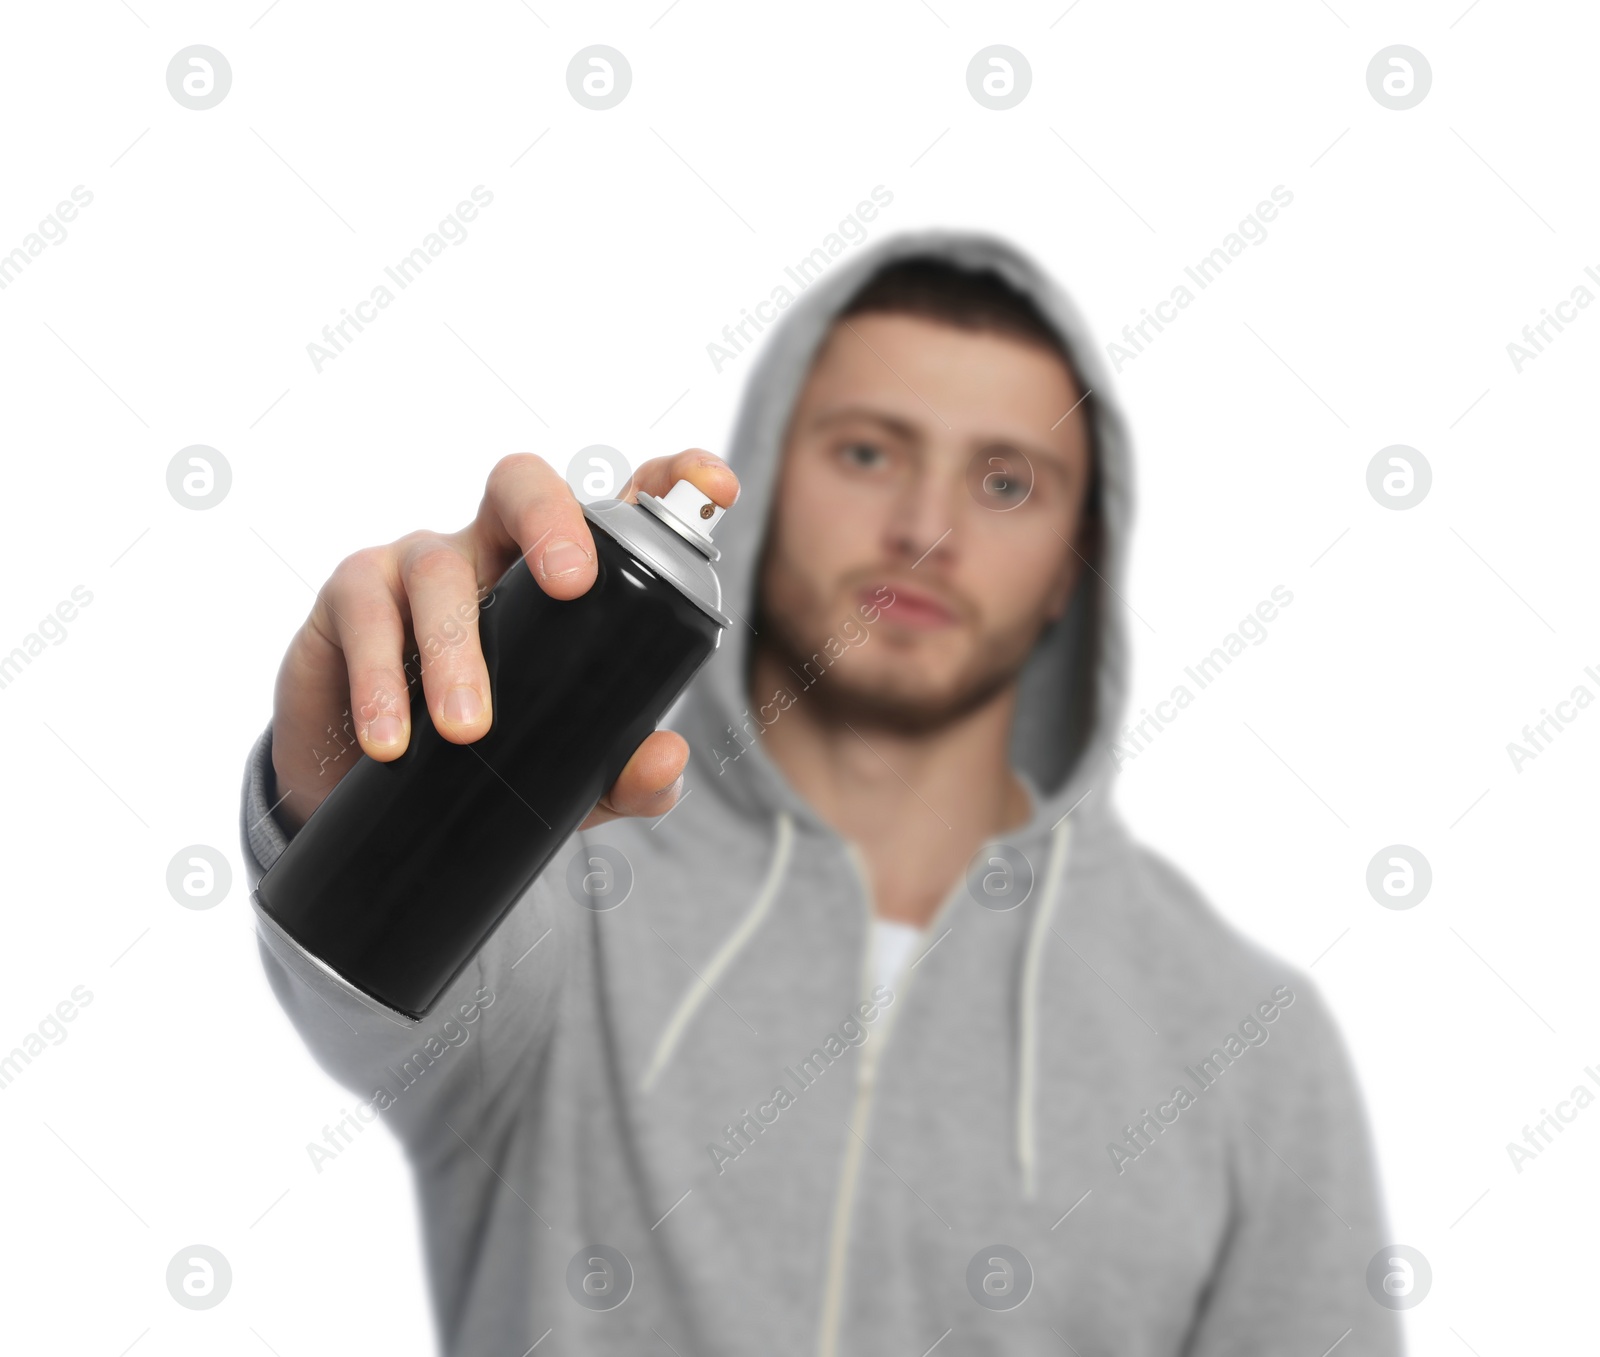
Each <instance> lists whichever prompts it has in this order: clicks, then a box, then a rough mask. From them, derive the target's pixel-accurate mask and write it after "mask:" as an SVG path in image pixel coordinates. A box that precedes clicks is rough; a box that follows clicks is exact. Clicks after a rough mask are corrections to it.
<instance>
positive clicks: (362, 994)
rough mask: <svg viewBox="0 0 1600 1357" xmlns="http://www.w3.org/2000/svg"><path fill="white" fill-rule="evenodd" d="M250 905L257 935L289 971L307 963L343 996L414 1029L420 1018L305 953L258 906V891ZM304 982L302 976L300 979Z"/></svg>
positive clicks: (402, 1025)
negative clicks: (376, 996)
mask: <svg viewBox="0 0 1600 1357" xmlns="http://www.w3.org/2000/svg"><path fill="white" fill-rule="evenodd" d="M250 903H251V905H252V906H254V908H255V912H256V924H257V932H258V933H259V934H260V935H261V937H262V938H263V939H265V940H266V943H267V946H269V947H270V948H272V951H273V954H274V955H275V956H276V957H277V958H278V960H279V961H281V962H283V963H284V965H285V966H287V967H288V968H289V969H290V970H296V969H297V968H298V963H299V962H301V961H308V962H310V963H311V964H312V965H313V966H315V967H316V968H317V969H318V970H319V971H321V972H322V974H323V975H325V976H327V977H328V979H330V980H332V981H333V983H334V984H336V985H337V986H338V987H339V988H340V989H341V990H342V991H343V992H344V993H346V994H348V995H349V996H350V997H351V998H352V999H354V1000H355V1001H356V1002H357V1003H359V1004H361V1005H362V1006H363V1007H366V1008H370V1009H371V1010H372V1011H373V1012H374V1013H379V1014H382V1015H383V1016H384V1017H385V1018H387V1019H389V1021H390V1022H392V1023H396V1024H398V1025H399V1026H401V1027H416V1026H418V1025H419V1024H420V1023H421V1022H422V1019H421V1018H414V1017H412V1016H411V1015H410V1014H409V1013H402V1012H401V1011H400V1010H399V1009H398V1008H390V1007H389V1005H388V1004H386V1003H384V1002H383V1001H382V1000H381V999H374V998H373V997H372V996H371V995H370V994H368V993H367V992H366V991H365V990H364V989H361V988H360V987H358V986H356V985H354V984H352V983H351V982H350V981H348V980H346V979H345V978H344V976H342V975H340V974H339V972H338V971H336V970H334V969H333V967H332V966H330V965H328V963H327V962H326V961H323V960H322V959H321V958H320V957H317V956H314V955H313V954H312V953H310V952H308V951H307V950H306V949H305V948H304V947H303V946H301V944H300V943H298V942H296V941H295V939H294V938H292V937H291V936H290V935H289V934H288V933H287V932H286V931H285V930H284V927H283V925H282V924H280V923H279V922H278V921H277V920H276V919H274V918H273V917H272V915H270V914H268V913H267V910H266V906H264V905H263V904H262V903H261V892H260V891H258V890H254V891H251V892H250ZM302 979H303V977H302Z"/></svg>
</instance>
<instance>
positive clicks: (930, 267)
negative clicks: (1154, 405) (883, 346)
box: [834, 255, 1101, 560]
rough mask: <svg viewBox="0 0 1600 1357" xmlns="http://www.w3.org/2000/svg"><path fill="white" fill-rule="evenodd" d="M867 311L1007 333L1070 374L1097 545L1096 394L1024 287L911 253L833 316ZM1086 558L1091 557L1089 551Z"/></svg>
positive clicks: (1087, 508) (1088, 525)
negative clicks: (1077, 399) (1083, 432)
mask: <svg viewBox="0 0 1600 1357" xmlns="http://www.w3.org/2000/svg"><path fill="white" fill-rule="evenodd" d="M868 312H880V313H881V312H887V313H890V314H895V315H909V316H921V317H923V318H925V319H928V320H936V321H940V322H941V323H943V324H946V325H954V326H956V327H958V328H960V329H963V330H981V331H988V332H990V333H993V334H1001V335H1006V336H1008V337H1010V338H1012V339H1020V340H1023V341H1025V342H1027V343H1032V344H1035V345H1038V346H1039V347H1041V348H1045V349H1048V350H1050V352H1052V353H1054V354H1055V355H1056V356H1057V357H1058V358H1060V360H1061V361H1062V363H1063V364H1064V365H1065V366H1066V369H1067V371H1068V372H1069V373H1071V374H1072V382H1073V385H1074V386H1076V387H1077V388H1078V391H1079V392H1080V393H1081V394H1082V397H1083V399H1082V403H1081V405H1080V406H1079V408H1080V409H1081V410H1082V411H1083V414H1084V419H1085V421H1086V422H1087V424H1088V428H1089V467H1090V471H1089V491H1088V494H1087V495H1086V496H1085V499H1084V507H1083V518H1084V530H1085V540H1086V541H1087V542H1089V543H1091V544H1092V545H1093V546H1094V547H1096V548H1098V546H1099V545H1100V544H1099V541H1098V534H1099V531H1100V528H1101V521H1100V453H1099V442H1100V438H1099V433H1098V429H1099V423H1100V421H1099V412H1098V410H1097V408H1096V406H1097V401H1096V398H1095V395H1094V393H1093V392H1092V391H1091V390H1090V389H1089V388H1088V387H1087V386H1086V385H1085V384H1084V381H1083V379H1082V378H1081V377H1080V376H1079V375H1078V365H1077V363H1076V362H1075V361H1074V359H1073V356H1072V352H1071V350H1070V349H1069V348H1068V346H1067V343H1066V341H1065V340H1064V339H1063V338H1062V336H1061V333H1060V331H1059V330H1057V329H1056V327H1055V326H1054V325H1053V324H1052V323H1051V322H1050V320H1049V319H1048V318H1047V317H1046V316H1045V314H1044V312H1043V311H1041V310H1040V309H1039V306H1038V303H1036V302H1035V301H1034V299H1033V298H1032V297H1030V296H1029V295H1028V294H1027V293H1026V292H1024V291H1022V290H1021V289H1020V288H1018V287H1015V286H1013V285H1012V284H1011V283H1010V282H1008V281H1007V280H1006V279H1005V278H1003V277H1002V276H1001V275H1000V274H999V273H998V272H997V271H995V270H994V269H992V268H981V269H970V268H963V267H961V266H960V265H958V264H951V263H949V262H948V261H946V260H944V259H940V258H937V257H935V256H931V255H913V256H911V257H909V258H906V259H901V260H897V261H896V262H895V263H893V264H889V265H886V266H885V267H884V268H882V269H880V270H879V271H878V272H877V273H875V274H873V275H872V277H871V278H869V279H868V280H867V281H866V282H865V283H864V284H863V285H862V286H861V287H860V288H859V289H857V291H856V292H855V294H854V295H853V296H852V297H851V298H850V300H849V301H848V302H846V303H845V305H844V307H843V309H842V310H841V311H840V312H839V314H838V315H837V316H836V317H835V318H834V320H835V323H836V324H842V323H843V322H844V321H846V320H848V319H849V318H850V317H851V316H859V315H863V314H866V313H868ZM1090 559H1091V560H1092V559H1094V556H1093V555H1092V554H1091V556H1090Z"/></svg>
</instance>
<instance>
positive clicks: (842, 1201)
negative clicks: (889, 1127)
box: [817, 839, 998, 1357]
mask: <svg viewBox="0 0 1600 1357" xmlns="http://www.w3.org/2000/svg"><path fill="white" fill-rule="evenodd" d="M996 842H998V840H990V841H987V842H986V843H985V844H984V845H983V847H985V848H987V847H991V846H992V845H993V844H994V843H996ZM843 843H844V846H845V856H846V857H848V858H849V859H850V864H851V866H852V867H854V868H855V872H856V876H857V877H858V878H859V880H860V882H861V901H862V905H863V907H864V908H865V911H866V940H867V941H866V947H865V948H864V949H863V951H862V960H861V974H860V977H859V979H858V981H857V986H856V987H857V991H858V993H860V994H862V995H863V996H865V995H866V994H868V993H870V990H871V986H869V985H868V984H867V981H868V980H869V979H871V978H872V970H873V962H874V960H875V952H876V946H877V944H876V940H875V938H874V936H873V928H872V924H873V921H874V920H875V919H876V918H877V904H876V901H875V899H874V896H873V891H872V877H871V874H870V872H869V871H868V868H867V865H866V862H865V860H864V858H863V857H862V854H861V849H860V848H859V847H858V846H857V844H856V842H855V840H854V839H844V840H843ZM965 885H966V874H965V873H964V872H963V873H962V875H961V877H960V878H959V879H958V880H957V881H956V882H955V884H954V885H952V886H951V888H950V892H949V894H947V895H946V896H945V898H944V901H943V903H942V904H940V906H939V908H938V910H937V911H936V912H935V913H934V916H933V918H932V919H931V920H930V921H929V923H928V928H927V931H928V932H930V933H932V932H933V931H934V930H935V928H936V927H937V926H938V925H939V924H942V923H943V922H944V919H945V916H946V915H948V914H949V913H950V911H951V909H952V908H953V907H954V906H955V903H956V901H957V900H958V899H959V898H960V894H961V891H962V890H963V889H964V888H965ZM928 950H929V949H928V948H923V950H922V952H921V953H920V954H919V956H918V957H917V958H916V959H915V960H909V961H907V963H906V966H905V970H904V975H905V977H906V980H905V983H904V984H903V985H902V986H901V988H900V991H899V993H897V994H896V995H895V996H894V1005H893V1008H894V1009H896V1010H897V1009H898V1008H899V1006H900V1005H901V1004H903V1003H904V1002H905V997H906V993H907V991H908V990H909V989H910V988H911V972H912V970H913V968H914V967H915V966H916V963H917V961H920V960H921V958H922V957H924V956H926V955H927V954H928ZM899 1017H900V1014H899V1012H898V1011H896V1012H895V1013H894V1016H893V1017H892V1018H891V1019H890V1020H889V1025H888V1026H887V1027H885V1028H884V1029H883V1030H882V1031H881V1032H880V1033H879V1034H878V1040H877V1041H876V1042H871V1041H869V1042H867V1043H865V1044H864V1045H863V1046H862V1047H861V1051H860V1056H861V1058H860V1059H859V1060H858V1061H857V1062H856V1096H855V1102H854V1104H853V1106H852V1107H851V1109H850V1120H849V1122H848V1123H847V1125H848V1127H849V1131H850V1136H849V1140H848V1141H847V1143H846V1145H845V1152H844V1159H843V1162H842V1163H841V1164H840V1166H839V1181H838V1185H837V1187H836V1189H835V1192H834V1203H833V1228H832V1229H831V1231H830V1232H829V1236H828V1257H827V1265H826V1268H825V1271H824V1274H823V1288H822V1322H821V1325H820V1327H819V1330H818V1334H817V1357H838V1351H839V1326H840V1322H841V1316H842V1314H843V1311H844V1280H845V1261H846V1258H847V1256H848V1254H849V1249H850V1224H851V1219H852V1217H853V1216H854V1214H855V1196H856V1183H857V1180H858V1179H859V1177H860V1174H861V1156H862V1153H863V1152H864V1150H865V1148H866V1141H865V1136H866V1130H867V1125H868V1124H869V1122H870V1121H871V1116H872V1099H873V1093H874V1091H875V1090H876V1086H877V1082H878V1066H879V1063H880V1060H881V1056H882V1051H883V1048H884V1046H885V1045H887V1043H888V1041H889V1039H890V1037H891V1036H892V1035H893V1033H894V1028H895V1025H896V1024H897V1023H898V1021H899Z"/></svg>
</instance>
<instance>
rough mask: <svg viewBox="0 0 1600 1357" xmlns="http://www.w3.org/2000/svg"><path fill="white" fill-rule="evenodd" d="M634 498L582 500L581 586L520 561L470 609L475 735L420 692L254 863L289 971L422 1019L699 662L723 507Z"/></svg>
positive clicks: (264, 917) (712, 629) (682, 488)
mask: <svg viewBox="0 0 1600 1357" xmlns="http://www.w3.org/2000/svg"><path fill="white" fill-rule="evenodd" d="M638 500H639V502H638V504H630V503H628V502H626V501H624V500H616V499H611V500H601V501H597V502H595V503H593V504H589V505H586V506H584V515H585V517H586V518H587V519H588V521H589V524H590V526H591V529H592V531H591V536H592V537H593V538H594V545H595V552H596V558H597V567H598V568H597V574H596V578H595V582H594V586H593V587H592V588H591V589H589V591H588V592H587V593H585V594H583V595H582V596H580V597H578V598H575V599H570V600H559V599H553V598H551V597H549V595H547V594H546V593H545V592H544V591H543V590H542V589H540V588H539V585H538V583H537V582H536V581H535V580H534V578H533V576H532V574H531V573H530V571H529V569H528V563H527V560H526V559H525V558H523V557H521V556H519V557H518V558H517V560H516V562H515V563H514V564H513V565H512V566H511V567H510V568H509V569H508V570H507V571H506V572H505V574H504V575H502V576H501V577H500V580H499V581H498V582H497V583H496V585H495V587H494V589H493V591H492V592H491V593H490V594H489V595H488V597H487V598H486V599H485V600H484V602H483V603H482V604H481V605H480V612H479V616H478V634H479V640H480V643H481V646H482V649H483V658H484V662H485V665H486V667H487V669H488V673H489V685H490V694H491V705H490V711H491V712H492V721H493V725H492V727H491V729H490V730H489V732H488V734H486V735H484V736H483V737H482V738H481V739H479V740H478V741H476V742H475V743H473V744H469V745H458V744H452V743H450V742H449V741H448V740H446V739H444V737H443V736H441V735H440V734H439V732H438V731H437V730H436V729H435V728H434V725H433V721H432V719H431V718H430V717H429V716H428V714H427V712H426V708H425V706H424V705H423V704H421V703H420V702H419V701H416V700H414V701H413V704H412V709H413V712H414V713H415V712H417V711H419V710H420V711H421V712H422V716H421V719H418V718H417V717H416V716H415V715H414V716H413V719H412V733H411V742H410V744H409V745H408V746H407V748H406V751H405V753H404V754H402V755H401V756H400V757H399V758H398V759H395V760H394V761H392V762H390V763H380V762H378V761H377V760H375V759H371V758H367V757H366V756H362V757H361V758H360V759H358V760H357V762H356V764H355V766H354V767H353V768H351V770H350V771H349V772H348V773H347V774H346V775H345V777H344V779H343V780H342V781H341V782H340V783H339V784H338V786H336V787H335V788H334V789H333V791H331V792H330V793H329V794H328V796H327V798H326V799H325V800H324V801H323V802H322V804H321V805H319V806H318V807H317V809H316V810H315V811H314V812H313V813H312V815H311V817H310V818H309V819H308V820H307V821H306V823H305V824H304V825H303V826H302V827H301V829H300V831H299V832H298V833H297V834H296V835H295V836H294V837H293V838H292V839H291V840H290V841H289V844H288V846H287V847H286V848H285V849H284V851H283V853H282V854H281V855H280V856H279V857H278V859H277V861H275V862H274V863H273V864H272V866H271V867H270V868H269V869H268V870H267V872H266V873H265V875H263V877H262V878H261V881H260V883H259V885H258V887H257V889H256V890H255V891H254V892H253V894H252V896H251V900H252V903H253V904H254V906H255V910H256V917H257V920H258V925H259V931H260V932H261V934H262V936H263V937H264V938H265V939H266V941H267V942H268V943H269V945H271V946H272V947H273V949H274V950H275V951H276V952H277V953H278V954H279V955H280V957H281V958H282V959H284V960H285V961H286V963H287V964H289V965H290V966H296V965H300V966H303V965H305V964H306V963H307V962H309V963H310V964H311V965H313V966H315V967H316V968H318V969H319V970H321V971H322V972H323V973H325V974H326V975H328V976H330V977H331V978H332V979H333V980H335V981H336V982H337V983H338V984H339V985H340V986H341V987H342V988H343V989H345V990H346V992H347V993H349V994H350V995H351V996H352V997H354V998H356V999H358V1000H359V1001H360V1002H362V1003H364V1004H366V1005H367V1006H368V1007H369V1008H373V1009H375V1010H376V1011H378V1012H379V1013H382V1014H384V1015H385V1016H387V1017H390V1018H392V1019H394V1020H396V1021H398V1022H402V1023H405V1024H408V1025H409V1024H411V1023H415V1022H418V1021H420V1020H421V1019H422V1018H424V1017H426V1016H427V1014H428V1012H429V1010H430V1009H431V1008H432V1007H433V1005H434V1004H435V1002H436V1001H437V1000H438V998H439V996H440V995H441V994H442V993H443V992H444V991H445V990H446V989H448V988H449V986H450V984H451V983H452V981H454V980H455V978H456V977H457V976H458V975H459V974H460V973H461V971H462V970H463V969H464V968H465V967H466V966H467V964H468V963H469V962H470V961H471V960H472V958H473V957H474V956H476V955H477V953H478V951H479V949H480V948H481V947H482V946H483V944H484V943H485V942H486V941H487V939H488V937H489V934H490V933H491V932H492V931H493V930H494V928H495V925H497V924H498V923H499V922H500V920H501V919H502V918H504V917H505V915H506V914H507V913H508V912H509V911H510V910H511V908H512V906H513V905H515V904H516V902H517V900H518V899H519V898H520V897H521V896H522V894H523V892H524V891H525V890H526V889H527V888H528V886H529V885H530V884H531V883H532V882H533V880H534V878H535V877H537V876H538V875H539V873H540V872H541V871H543V870H544V868H545V866H546V865H547V864H548V863H549V861H550V859H551V858H552V857H553V856H554V855H555V853H556V851H557V850H558V849H559V848H560V847H561V846H562V844H564V843H565V842H567V840H568V838H569V837H570V836H571V835H572V832H573V831H574V830H575V829H577V827H578V825H579V824H581V823H582V822H583V820H584V818H585V817H586V816H587V815H588V814H589V812H590V811H591V810H592V809H593V808H594V806H595V804H596V802H598V801H599V799H600V797H601V796H603V795H604V794H605V792H606V791H607V790H608V789H609V788H610V787H611V785H612V783H613V782H615V781H616V779H617V776H618V774H620V773H621V771H622V769H623V767H624V765H625V764H626V763H627V762H628V760H629V758H631V757H632V755H633V752H634V751H635V750H636V749H637V748H638V747H639V746H640V744H642V743H643V742H644V740H645V739H646V738H647V737H648V736H649V735H650V734H651V732H652V731H654V730H655V729H656V727H657V725H658V724H659V723H660V721H661V719H662V717H663V716H665V714H666V712H667V710H668V709H669V708H670V707H671V706H672V704H673V703H674V702H675V701H676V700H677V698H678V696H679V695H680V694H681V693H682V692H683V690H684V689H685V688H686V687H687V686H688V684H689V681H690V680H691V679H692V678H693V677H694V676H695V674H696V673H697V672H698V671H699V670H700V668H701V666H702V665H703V664H705V662H706V661H707V660H708V659H710V658H711V654H712V652H713V651H714V650H715V649H716V647H717V645H718V644H719V642H720V641H721V639H722V633H723V631H724V630H725V629H726V628H727V627H728V626H729V625H730V623H729V619H728V618H727V617H726V616H724V614H723V612H722V590H721V585H720V584H719V582H718V580H717V576H716V572H715V571H714V570H713V569H712V566H711V562H712V561H715V560H716V559H717V558H718V555H719V553H718V551H717V549H716V547H715V546H713V545H712V542H711V530H712V529H713V528H714V527H715V526H716V522H717V520H718V519H719V518H720V517H721V516H722V513H723V510H722V509H721V508H720V507H718V506H717V505H716V504H714V503H712V501H711V500H710V499H709V498H707V497H706V496H705V495H703V494H701V493H700V491H699V490H697V489H696V488H695V487H694V486H693V485H692V484H690V483H689V482H688V481H679V482H677V484H675V485H674V486H673V487H672V489H671V490H670V491H669V492H668V493H667V494H666V495H665V496H663V497H661V498H660V499H657V498H655V497H654V496H652V495H648V494H644V493H642V492H641V493H640V494H639V496H638ZM413 690H414V691H415V692H416V693H417V696H418V697H420V687H419V686H418V684H417V682H416V677H415V676H414V677H413Z"/></svg>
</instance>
